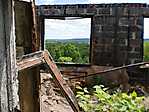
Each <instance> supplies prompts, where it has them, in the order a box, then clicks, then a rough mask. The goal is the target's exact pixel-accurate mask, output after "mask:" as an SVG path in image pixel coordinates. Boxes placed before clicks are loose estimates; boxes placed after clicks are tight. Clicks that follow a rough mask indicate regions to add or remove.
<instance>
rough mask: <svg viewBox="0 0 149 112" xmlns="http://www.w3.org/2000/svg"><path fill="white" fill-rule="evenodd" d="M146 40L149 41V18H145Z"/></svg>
mask: <svg viewBox="0 0 149 112" xmlns="http://www.w3.org/2000/svg"><path fill="white" fill-rule="evenodd" d="M144 38H148V39H149V18H144Z"/></svg>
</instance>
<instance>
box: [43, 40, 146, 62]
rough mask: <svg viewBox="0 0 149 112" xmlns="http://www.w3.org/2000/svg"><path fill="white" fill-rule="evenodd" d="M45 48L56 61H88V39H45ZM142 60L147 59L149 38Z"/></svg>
mask: <svg viewBox="0 0 149 112" xmlns="http://www.w3.org/2000/svg"><path fill="white" fill-rule="evenodd" d="M45 47H46V49H47V50H48V51H49V52H50V53H51V55H52V57H53V58H54V60H55V61H56V62H70V63H89V53H90V40H89V39H88V38H85V39H62V40H61V39H47V40H46V41H45ZM144 61H149V39H145V40H144Z"/></svg>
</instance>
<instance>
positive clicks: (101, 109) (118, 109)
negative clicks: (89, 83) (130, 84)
mask: <svg viewBox="0 0 149 112" xmlns="http://www.w3.org/2000/svg"><path fill="white" fill-rule="evenodd" d="M78 89H79V91H78V92H77V98H78V102H79V105H80V107H81V108H82V109H83V110H84V111H85V112H148V111H149V110H147V109H146V108H145V106H144V104H143V103H142V102H143V99H144V97H138V96H137V93H136V92H135V91H133V92H132V93H130V94H129V95H128V94H127V93H122V92H120V91H116V92H115V93H114V94H109V93H108V90H107V88H104V86H95V87H94V89H95V90H94V91H93V92H92V93H89V92H88V90H87V88H84V89H82V88H81V87H78Z"/></svg>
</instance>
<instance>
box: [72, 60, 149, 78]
mask: <svg viewBox="0 0 149 112" xmlns="http://www.w3.org/2000/svg"><path fill="white" fill-rule="evenodd" d="M145 64H149V62H141V63H135V64H129V65H124V66H120V67H115V68H112V69H108V70H103V71H97V72H95V73H90V74H87V75H85V76H76V77H72V78H70V79H77V78H83V77H89V76H93V75H100V74H104V73H107V72H112V71H116V70H120V69H125V68H128V67H136V66H141V65H145Z"/></svg>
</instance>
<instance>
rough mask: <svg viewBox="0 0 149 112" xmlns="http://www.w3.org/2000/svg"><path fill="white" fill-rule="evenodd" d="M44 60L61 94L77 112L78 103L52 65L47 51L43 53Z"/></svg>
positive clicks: (53, 64)
mask: <svg viewBox="0 0 149 112" xmlns="http://www.w3.org/2000/svg"><path fill="white" fill-rule="evenodd" d="M44 59H45V62H46V63H47V65H48V67H49V69H50V71H51V75H52V76H53V77H54V79H55V81H56V83H57V85H58V86H59V87H60V89H61V90H62V94H63V95H64V96H65V97H66V99H67V101H68V102H69V103H70V105H71V107H72V109H73V110H74V112H79V107H78V103H77V101H76V98H75V95H74V93H73V91H72V90H71V89H70V87H69V86H68V85H67V83H66V81H65V80H64V79H63V77H62V74H61V72H60V71H59V70H58V68H57V66H56V64H55V63H54V61H53V59H52V58H51V56H50V55H49V53H48V52H47V51H45V52H44Z"/></svg>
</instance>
